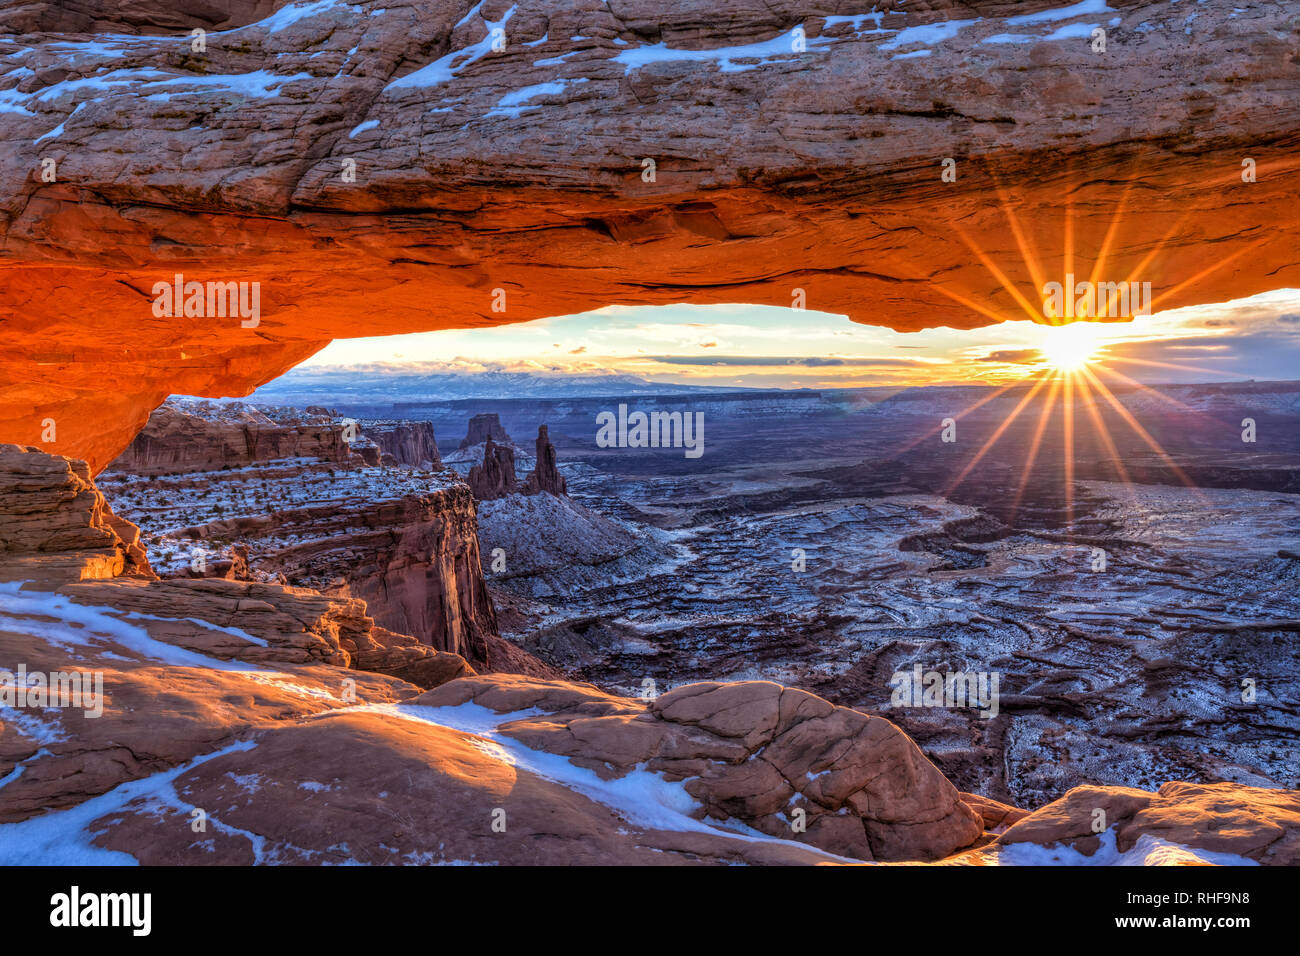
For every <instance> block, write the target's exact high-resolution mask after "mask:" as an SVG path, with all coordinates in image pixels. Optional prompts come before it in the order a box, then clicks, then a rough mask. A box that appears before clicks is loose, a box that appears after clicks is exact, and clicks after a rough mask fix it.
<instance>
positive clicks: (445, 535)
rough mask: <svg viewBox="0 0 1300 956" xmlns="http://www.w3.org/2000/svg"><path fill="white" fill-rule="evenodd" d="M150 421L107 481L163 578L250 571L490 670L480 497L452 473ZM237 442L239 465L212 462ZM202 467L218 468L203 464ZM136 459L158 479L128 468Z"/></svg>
mask: <svg viewBox="0 0 1300 956" xmlns="http://www.w3.org/2000/svg"><path fill="white" fill-rule="evenodd" d="M264 417H265V416H264ZM283 417H286V418H287V417H289V416H287V415H286V416H283ZM153 418H155V419H159V423H158V425H157V427H155V426H154V425H153V424H152V420H151V425H150V427H149V428H147V429H146V432H145V437H144V439H143V440H141V441H137V443H136V444H135V445H133V446H132V447H133V448H135V447H136V445H139V446H140V447H141V448H142V449H144V450H145V451H144V452H142V453H141V454H139V455H135V456H123V458H122V459H120V460H119V461H118V462H115V463H114V467H113V469H112V470H110V471H108V472H105V473H104V475H102V476H101V487H103V488H104V489H105V490H106V491H107V492H108V493H109V494H110V495H111V497H112V499H113V500H115V501H117V502H118V503H119V505H120V507H122V508H123V509H125V511H126V512H128V513H130V514H132V515H134V516H135V517H136V518H137V519H138V520H139V521H140V522H142V523H143V525H144V527H145V529H146V534H145V543H146V544H147V546H148V548H149V549H150V551H151V553H153V554H154V556H155V564H156V566H157V569H158V571H159V573H161V574H163V575H167V576H170V575H180V576H185V577H190V576H196V575H197V576H207V575H217V576H229V577H239V576H248V577H253V578H256V579H258V580H263V581H281V582H285V583H289V584H294V585H299V586H304V587H311V588H314V589H317V590H321V591H325V592H327V593H329V594H330V595H333V596H340V597H355V598H361V599H362V600H364V601H365V602H366V603H367V605H368V607H369V614H370V615H371V616H372V617H373V618H374V619H375V620H376V621H377V622H379V624H380V625H382V626H383V627H385V628H388V629H390V630H392V631H395V632H399V633H402V634H410V635H414V636H415V637H417V638H419V640H420V641H422V642H423V643H424V644H426V645H428V646H430V647H432V648H434V649H435V650H440V651H446V652H450V653H454V654H460V655H462V656H464V657H465V658H467V659H469V660H471V661H473V662H474V663H475V664H476V665H478V666H484V667H486V666H488V665H489V656H490V651H489V647H490V645H492V644H494V643H499V641H500V639H499V637H498V635H497V628H496V621H495V617H494V614H493V610H492V604H491V601H490V600H489V598H488V595H487V590H486V585H485V584H484V579H483V574H482V571H481V568H480V560H479V553H478V537H477V516H476V514H475V510H474V502H473V499H472V498H471V496H470V493H469V490H468V488H467V487H466V486H465V484H464V483H463V482H461V481H460V479H459V478H458V477H457V476H456V475H455V474H454V473H452V472H449V471H437V472H434V471H418V470H407V469H384V468H379V467H373V466H370V465H367V464H363V463H362V462H360V461H358V460H357V458H356V456H352V457H350V458H348V459H344V460H340V459H338V458H333V457H296V458H295V457H288V458H285V457H279V456H278V455H277V456H276V457H274V458H271V459H266V458H263V457H261V455H263V454H264V453H266V452H268V451H270V452H283V451H284V450H285V447H284V442H268V441H266V440H264V437H263V435H262V433H261V432H259V433H258V434H257V437H258V439H259V440H258V441H254V442H250V443H249V444H248V445H245V444H244V438H245V437H246V436H247V435H248V427H249V426H248V425H247V424H245V423H244V422H242V421H234V422H225V423H222V422H219V421H218V422H206V421H202V420H198V419H195V418H194V416H190V415H187V414H185V413H184V412H183V411H181V410H177V409H172V408H169V407H168V406H164V407H163V408H161V409H159V410H158V411H157V412H155V414H154V416H153ZM328 427H329V428H331V429H333V431H329V432H327V433H326V434H329V435H341V431H342V429H341V426H336V425H330V426H328ZM304 428H309V426H297V425H293V426H288V427H286V428H282V429H281V430H282V431H284V432H286V433H288V434H300V433H301V431H302V430H303V429H304ZM196 433H197V434H201V435H203V436H204V438H205V440H206V444H205V445H204V446H202V448H201V449H200V451H198V452H193V453H187V452H186V451H185V448H187V447H188V442H187V440H186V436H190V435H193V434H196ZM276 434H279V433H278V432H277V433H276ZM363 434H364V432H363ZM413 434H414V433H413ZM353 444H354V445H355V444H357V443H356V442H354V443H353ZM232 447H233V448H235V449H236V451H238V452H240V453H241V457H240V458H239V459H238V460H237V461H236V464H238V465H239V466H240V467H238V468H236V469H230V468H226V467H224V466H221V467H218V466H217V464H216V462H213V461H210V460H209V457H210V456H211V455H212V454H213V451H212V450H213V449H217V450H220V449H228V448H232ZM291 447H292V448H294V449H297V448H298V447H299V445H292V446H291ZM322 447H323V448H324V450H326V451H332V450H333V449H334V448H335V445H334V444H332V443H329V442H327V443H325V444H324V445H323V446H322ZM337 447H339V448H342V449H343V450H344V451H345V452H346V451H347V448H348V445H347V444H346V443H343V442H342V441H341V439H340V442H339V444H338V446H337ZM315 448H316V445H314V444H308V445H307V446H306V450H315ZM204 449H206V450H204ZM376 451H377V449H376ZM146 452H147V453H146ZM434 452H435V454H436V449H434ZM250 456H253V457H250ZM200 459H201V460H202V461H203V462H204V463H206V464H208V465H209V466H210V467H211V468H213V469H214V470H208V471H197V470H195V465H196V463H197V462H198V461H199V460H200ZM133 461H140V462H141V463H142V467H143V468H144V469H145V472H144V473H145V474H147V475H149V476H150V479H151V480H149V481H143V480H142V479H141V476H140V475H139V474H138V473H135V472H133V471H132V470H131V469H130V467H129V465H130V463H131V462H133ZM168 461H177V462H180V466H179V468H178V471H177V473H174V474H167V473H165V471H164V463H165V462H168ZM238 549H242V553H240V552H239V550H238ZM196 554H197V555H199V556H200V558H199V560H198V562H197V566H198V568H199V570H197V571H196V570H195V567H196V557H195V556H196ZM241 563H242V564H243V565H244V568H245V570H244V571H243V572H242V575H241V572H240V568H239V565H240V564H241Z"/></svg>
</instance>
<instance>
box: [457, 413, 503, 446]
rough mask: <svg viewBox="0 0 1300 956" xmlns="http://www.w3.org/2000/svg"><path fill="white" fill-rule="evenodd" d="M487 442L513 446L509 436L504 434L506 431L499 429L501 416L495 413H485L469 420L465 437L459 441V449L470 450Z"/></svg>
mask: <svg viewBox="0 0 1300 956" xmlns="http://www.w3.org/2000/svg"><path fill="white" fill-rule="evenodd" d="M489 440H491V441H494V442H498V443H500V442H504V443H505V444H507V445H513V444H514V443H513V442H512V441H511V440H510V436H509V435H507V434H506V430H505V429H504V428H503V427H501V416H500V415H498V414H497V413H496V412H486V413H484V414H482V415H475V416H474V417H473V418H471V419H470V420H469V428H468V429H467V430H466V432H465V437H464V438H462V439H461V442H460V447H461V448H471V447H473V446H474V445H481V444H483V443H484V442H485V441H489Z"/></svg>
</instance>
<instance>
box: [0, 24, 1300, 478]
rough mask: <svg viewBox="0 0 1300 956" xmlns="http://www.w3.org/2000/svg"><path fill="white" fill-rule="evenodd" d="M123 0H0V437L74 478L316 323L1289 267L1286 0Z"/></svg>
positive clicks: (1295, 110)
mask: <svg viewBox="0 0 1300 956" xmlns="http://www.w3.org/2000/svg"><path fill="white" fill-rule="evenodd" d="M148 6H149V8H150V9H149V10H145V9H144V5H135V4H126V3H124V2H122V3H114V2H112V0H103V2H101V3H96V4H92V5H78V7H77V9H75V10H71V11H69V10H63V9H60V5H55V4H21V5H20V4H17V3H12V2H6V3H0V29H4V30H7V31H10V32H9V34H8V35H4V34H0V58H3V69H4V70H5V72H4V74H3V75H2V76H0V97H3V98H4V103H5V112H3V113H0V117H2V120H3V122H2V124H0V136H3V139H4V149H3V150H0V232H2V234H3V258H2V259H0V295H2V297H3V298H2V305H0V320H2V321H0V441H10V442H18V443H22V444H40V445H42V447H45V448H46V449H47V450H50V451H53V452H56V453H62V454H68V455H70V456H72V457H75V458H83V459H85V460H87V461H88V462H89V463H90V465H91V467H92V471H97V470H98V469H100V468H102V467H103V465H105V464H106V463H107V462H108V461H109V460H110V459H112V458H113V457H114V455H115V454H116V453H117V452H118V451H120V450H121V449H122V448H123V447H124V446H125V445H126V444H127V442H128V441H129V439H130V437H131V436H132V435H133V434H134V433H135V431H136V430H138V429H139V428H140V427H141V426H142V425H143V424H144V422H145V419H146V417H147V415H148V413H149V411H150V409H152V408H153V407H155V406H156V405H157V404H158V403H159V402H161V401H162V399H163V398H164V397H165V396H166V395H167V394H169V393H190V394H202V395H213V396H217V395H243V394H247V393H248V392H249V391H250V390H251V389H252V388H254V387H255V386H257V385H259V384H261V383H263V382H266V381H267V380H269V379H271V378H273V377H275V376H276V375H278V374H280V373H281V372H283V371H284V370H286V369H288V368H290V367H292V366H293V365H294V364H296V363H298V362H300V361H302V360H303V359H304V358H306V357H307V356H309V355H311V354H312V353H313V352H314V351H316V350H318V349H319V348H321V347H322V346H324V345H325V344H326V343H327V342H329V341H330V340H331V339H333V338H336V337H341V336H359V335H375V334H382V333H400V332H414V331H420V330H428V329H438V328H452V327H476V326H486V325H493V324H499V323H504V322H520V321H525V320H529V319H534V318H538V317H542V316H550V315H557V314H565V313H572V312H578V311H582V310H587V309H592V308H596V307H599V306H604V305H608V304H611V303H622V304H666V303H673V302H696V303H735V302H752V303H765V304H773V305H782V306H789V305H792V304H803V305H805V306H806V307H807V308H808V309H810V310H816V311H821V312H830V313H842V314H847V315H848V316H850V317H851V318H852V319H854V320H855V321H859V322H865V323H873V324H879V325H887V326H890V327H892V328H895V329H921V328H925V327H934V326H940V325H944V326H950V327H961V328H969V327H974V326H979V325H985V324H989V323H992V322H996V321H1000V320H1003V319H1023V318H1038V319H1040V320H1041V319H1042V315H1041V311H1040V306H1041V298H1042V295H1041V289H1042V286H1043V285H1044V284H1045V283H1046V282H1049V281H1061V280H1062V279H1063V277H1064V275H1065V274H1066V273H1073V274H1075V275H1076V276H1078V277H1089V278H1094V279H1096V280H1101V281H1122V280H1127V279H1132V280H1135V281H1148V282H1150V283H1151V287H1152V295H1153V299H1154V302H1153V305H1154V307H1155V308H1156V309H1162V308H1168V307H1174V306H1181V305H1190V304H1196V303H1207V302H1216V301H1223V300H1226V299H1229V298H1235V297H1240V296H1244V295H1249V294H1253V293H1257V292H1261V291H1265V290H1268V289H1276V288H1282V287H1287V286H1296V285H1297V284H1300V263H1297V257H1296V256H1295V252H1294V250H1295V249H1296V248H1297V246H1298V245H1300V243H1298V242H1297V238H1298V237H1297V232H1298V229H1297V223H1298V213H1297V209H1296V203H1295V199H1294V195H1295V183H1296V173H1297V169H1298V166H1300V160H1298V159H1297V156H1298V155H1300V153H1297V150H1296V146H1297V144H1298V143H1300V71H1297V69H1296V56H1297V54H1296V50H1297V42H1296V41H1297V14H1296V13H1295V12H1294V10H1288V8H1287V7H1286V6H1285V5H1281V4H1277V5H1269V6H1262V7H1249V6H1248V7H1244V8H1242V7H1238V6H1236V5H1235V0H1208V2H1205V3H1200V4H1197V5H1196V7H1195V10H1194V11H1189V10H1188V9H1186V8H1185V5H1184V6H1174V5H1170V4H1167V3H1133V2H1123V3H1121V2H1119V0H1116V2H1115V5H1114V6H1115V7H1116V9H1114V10H1108V11H1106V12H1101V13H1094V14H1087V15H1079V16H1074V17H1066V18H1063V19H1062V18H1059V17H1058V18H1056V19H1044V20H1038V21H1033V20H1030V21H1015V20H1009V19H1008V17H1015V16H1019V17H1025V16H1030V15H1032V14H1034V13H1036V12H1042V11H1045V10H1048V9H1051V8H1060V7H1063V6H1066V4H1065V3H1063V2H1056V0H1030V2H1025V3H1016V4H1010V3H997V2H975V3H963V4H960V5H958V4H955V3H953V2H951V0H932V2H928V3H912V4H907V5H903V4H902V3H901V2H896V3H892V4H888V5H885V6H884V10H883V12H881V13H879V14H874V15H873V14H868V15H862V14H856V13H855V14H854V15H852V16H850V15H849V13H848V12H846V13H844V14H842V15H837V16H833V17H827V16H825V15H824V12H819V13H813V12H812V11H813V9H814V6H815V5H813V4H808V3H803V2H798V0H797V2H794V3H788V4H780V5H765V4H762V5H756V4H746V3H740V2H736V0H712V2H709V3H707V4H698V3H684V4H683V3H678V2H668V0H646V2H644V3H639V4H635V5H620V4H617V3H615V4H606V3H597V2H592V0H558V2H557V0H521V2H519V3H518V4H517V5H516V4H515V3H514V2H513V0H484V2H483V3H481V4H479V5H477V6H474V5H471V3H470V2H469V0H460V2H455V3H453V2H447V3H441V4H436V5H426V4H422V5H420V6H419V7H418V8H417V7H412V6H392V5H388V4H386V2H385V0H360V2H358V3H355V4H352V3H348V4H344V3H341V2H340V3H336V4H332V5H330V4H310V5H299V6H295V7H292V8H289V7H286V6H285V5H284V4H282V3H281V4H275V5H273V4H271V3H262V2H243V3H237V4H231V5H226V6H225V8H224V9H225V11H226V13H225V14H216V13H211V12H207V13H204V12H199V11H196V10H191V4H189V3H188V2H187V0H172V2H165V3H161V4H153V5H148ZM273 7H275V8H278V12H277V13H276V15H275V17H274V18H273V19H271V20H260V21H257V22H253V21H255V20H256V19H257V18H258V17H264V16H266V14H268V13H270V12H271V11H272V9H273ZM83 8H84V9H83ZM155 8H156V9H155ZM818 9H819V10H822V9H823V8H821V7H818ZM857 9H859V8H857V7H855V8H854V10H855V11H856V10H857ZM79 11H80V12H79ZM512 11H513V12H512ZM1192 13H1194V16H1193V15H1192ZM223 15H225V16H226V17H227V18H226V19H225V20H224V21H221V22H216V23H214V22H213V20H214V18H216V19H220V17H221V16H223ZM214 27H222V28H226V29H224V30H214V29H213V28H214ZM921 27H930V29H929V30H919V29H918V28H921ZM192 28H202V29H208V30H210V31H212V32H209V33H208V34H207V35H206V39H205V46H204V49H203V50H196V49H195V47H194V41H193V40H192V39H191V37H190V35H189V34H190V30H191V29H192ZM493 28H498V29H499V30H500V31H501V32H500V34H499V36H498V41H499V42H498V44H497V45H498V46H500V44H501V43H504V46H502V47H501V48H500V49H494V48H493V38H494V35H493V33H492V32H491V31H492V29H493ZM796 28H798V30H801V31H802V33H801V34H800V33H798V32H796ZM1094 28H1095V29H1102V30H1105V31H1106V35H1105V49H1104V52H1103V51H1100V50H1097V49H1094V46H1095V45H1096V40H1095V39H1093V38H1092V30H1093V29H1094ZM94 29H98V30H104V31H105V32H106V33H111V39H108V40H105V41H103V42H94V41H95V39H96V38H95V36H94V35H92V34H65V33H59V32H57V31H73V30H81V31H86V30H94ZM1008 37H1010V38H1013V40H1014V42H1004V41H1006V39H1007V38H1008ZM1051 37H1056V38H1055V39H1049V38H1051ZM709 51H712V52H709ZM945 159H952V160H953V161H954V164H952V165H950V166H948V167H945V164H944V160H945ZM651 161H652V162H653V167H652V166H651ZM1247 161H1249V162H1247ZM1243 164H1245V165H1243ZM945 168H948V169H951V171H953V172H955V176H956V178H955V181H952V182H948V181H945V180H944V178H943V173H944V171H945ZM1248 179H1253V180H1254V181H1246V180H1248ZM177 275H180V276H182V277H183V279H182V283H184V282H198V283H204V284H206V283H210V282H221V283H226V282H235V283H238V282H244V283H249V284H250V285H249V286H248V287H247V290H248V291H250V292H251V290H252V288H253V286H252V285H251V284H252V283H258V284H259V285H258V286H257V289H258V296H259V299H258V309H257V312H258V314H257V315H256V316H255V317H254V316H252V315H251V314H250V315H249V316H247V317H245V316H243V315H241V314H238V308H237V306H236V309H235V311H236V313H237V314H235V315H231V314H229V311H230V310H227V314H225V315H211V314H209V315H194V314H190V315H188V316H186V315H185V314H184V308H183V304H182V308H181V313H182V314H180V315H176V316H168V315H165V314H156V313H155V306H156V305H159V304H160V302H159V299H160V296H162V294H163V293H162V292H158V291H155V290H156V289H157V288H160V287H161V288H163V289H165V288H167V287H168V286H169V285H170V284H172V283H174V282H175V281H176V280H175V277H176V276H177ZM183 290H184V286H183V284H182V291H183ZM183 298H184V296H183ZM204 302H205V308H206V307H207V306H206V298H205V299H204ZM250 305H251V300H250ZM213 311H214V312H215V308H214V309H213ZM254 318H255V321H254ZM810 321H812V320H811V319H810Z"/></svg>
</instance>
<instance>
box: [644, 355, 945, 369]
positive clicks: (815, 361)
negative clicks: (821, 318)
mask: <svg viewBox="0 0 1300 956" xmlns="http://www.w3.org/2000/svg"><path fill="white" fill-rule="evenodd" d="M646 358H647V359H649V360H650V361H652V362H660V363H662V364H664V365H708V366H719V365H735V366H759V367H776V366H797V367H799V368H830V367H843V368H900V367H901V368H925V367H927V366H928V364H929V363H927V362H922V361H920V360H919V359H898V358H861V359H857V358H822V357H820V356H816V355H648V356H646Z"/></svg>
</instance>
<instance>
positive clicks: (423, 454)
mask: <svg viewBox="0 0 1300 956" xmlns="http://www.w3.org/2000/svg"><path fill="white" fill-rule="evenodd" d="M359 424H360V426H361V434H363V435H365V436H366V437H367V438H369V439H370V440H371V441H373V442H374V443H375V444H376V445H378V446H379V450H380V452H381V454H383V455H387V456H389V457H390V458H391V459H392V461H393V462H394V463H395V464H398V465H409V466H411V467H414V468H425V469H427V470H430V471H436V470H437V469H438V468H440V467H441V466H442V458H441V456H439V454H438V442H437V441H436V440H435V439H434V437H433V425H432V424H431V423H429V422H407V421H379V420H372V419H366V420H363V421H361V422H360V423H359Z"/></svg>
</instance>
